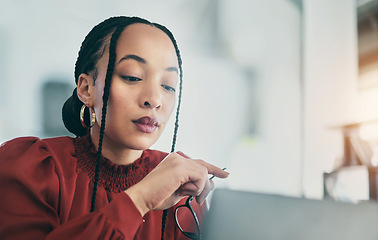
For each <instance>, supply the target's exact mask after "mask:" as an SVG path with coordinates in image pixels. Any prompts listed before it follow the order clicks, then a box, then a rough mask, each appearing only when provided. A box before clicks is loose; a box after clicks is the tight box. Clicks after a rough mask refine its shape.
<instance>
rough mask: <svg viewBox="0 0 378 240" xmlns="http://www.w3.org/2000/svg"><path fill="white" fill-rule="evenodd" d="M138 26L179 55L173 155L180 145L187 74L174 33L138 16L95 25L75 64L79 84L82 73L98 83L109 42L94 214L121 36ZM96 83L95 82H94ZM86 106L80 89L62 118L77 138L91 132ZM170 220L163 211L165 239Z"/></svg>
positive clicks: (93, 201)
mask: <svg viewBox="0 0 378 240" xmlns="http://www.w3.org/2000/svg"><path fill="white" fill-rule="evenodd" d="M135 23H143V24H147V25H150V26H154V27H156V28H158V29H160V30H162V31H163V32H164V33H166V34H167V36H168V37H169V38H170V39H171V41H172V43H173V45H174V48H175V51H176V55H177V61H178V66H179V70H180V74H179V78H180V81H179V93H178V104H177V109H176V116H175V125H174V132H173V139H172V146H171V152H174V151H175V146H176V139H177V132H178V127H179V124H178V121H179V113H180V106H181V96H182V79H183V71H182V60H181V54H180V50H179V48H178V45H177V42H176V40H175V38H174V36H173V34H172V33H171V32H170V31H169V30H168V29H167V28H166V27H164V26H163V25H160V24H158V23H151V22H149V21H148V20H146V19H142V18H138V17H124V16H119V17H111V18H108V19H106V20H105V21H103V22H101V23H99V24H98V25H97V26H95V27H94V28H93V29H92V30H91V31H90V32H89V33H88V35H87V36H86V37H85V39H84V41H83V43H82V45H81V47H80V50H79V53H78V58H77V60H76V64H75V73H74V75H75V82H76V84H77V83H78V79H79V76H80V74H82V73H85V74H92V77H93V79H94V82H95V81H96V77H97V68H96V64H97V62H98V60H99V59H100V58H101V56H102V55H103V54H104V52H105V49H106V46H107V44H108V41H109V36H111V37H110V43H109V61H108V67H107V72H106V77H105V86H104V93H103V96H102V101H103V107H102V117H101V126H100V136H99V144H98V150H97V160H96V168H95V179H94V186H93V193H92V199H91V209H90V211H91V212H93V211H94V209H95V202H96V194H97V185H98V179H99V171H100V165H101V155H102V144H103V136H104V131H105V119H106V112H107V103H108V99H109V92H110V85H111V79H112V76H113V71H114V65H115V59H116V46H117V41H118V38H119V37H120V35H121V33H122V32H123V30H124V29H125V28H126V27H127V26H129V25H131V24H135ZM93 84H95V83H93ZM82 105H83V103H82V102H81V101H80V100H79V98H78V96H77V88H75V90H74V91H73V93H72V96H71V97H70V98H68V99H67V101H66V102H65V103H64V105H63V109H62V115H63V122H64V125H65V127H66V128H67V129H68V130H69V131H70V132H72V133H73V134H75V135H76V136H79V137H80V136H84V135H85V134H86V133H87V131H88V130H87V129H86V128H85V127H83V126H82V124H81V122H80V119H79V117H78V116H79V112H80V108H81V107H82ZM84 121H85V123H86V124H88V123H89V121H90V120H89V111H86V112H85V114H84ZM166 218H167V210H164V211H163V216H162V228H161V239H162V240H163V239H164V230H165V223H166Z"/></svg>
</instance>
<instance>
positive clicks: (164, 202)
mask: <svg viewBox="0 0 378 240" xmlns="http://www.w3.org/2000/svg"><path fill="white" fill-rule="evenodd" d="M107 52H108V51H105V53H104V54H103V56H102V57H101V58H100V59H99V61H98V63H97V65H96V69H97V70H98V77H97V79H96V82H95V84H94V79H93V77H92V76H91V75H90V74H81V75H80V77H79V80H78V88H77V92H78V97H79V99H80V100H81V101H82V102H83V103H85V104H86V105H87V106H88V107H89V108H90V109H91V111H94V112H95V114H96V122H95V124H94V126H93V128H92V129H91V138H92V142H93V143H94V144H95V147H96V148H97V147H98V146H97V145H96V144H97V143H98V136H99V129H100V124H99V121H98V120H97V119H101V109H102V94H103V89H104V82H105V74H106V69H107V62H108V53H107ZM116 53H117V59H116V65H115V69H114V74H113V78H112V85H111V88H110V95H109V96H110V98H109V102H108V112H107V115H106V123H107V125H106V128H105V133H104V142H103V155H104V156H105V157H107V158H108V159H111V160H112V161H113V162H114V163H115V164H119V165H121V164H123V165H125V164H131V163H133V162H134V161H135V160H136V159H138V158H139V157H140V156H141V154H142V152H143V150H145V149H148V148H150V147H151V145H152V144H154V143H155V142H156V141H157V140H158V138H159V137H160V136H161V133H162V132H163V130H164V128H165V125H166V122H167V121H168V119H169V117H170V116H171V114H172V112H173V110H174V106H175V101H176V94H175V88H176V85H177V82H178V63H177V56H176V52H175V49H174V46H173V44H172V42H171V40H170V39H169V37H168V36H167V35H166V34H165V33H164V32H162V31H161V30H160V29H157V28H155V27H152V26H149V25H145V24H132V25H130V26H128V27H127V28H126V29H125V30H124V32H123V33H122V34H121V36H120V38H119V40H118V43H117V49H116ZM144 116H148V117H152V118H154V119H156V121H157V122H158V124H156V128H153V129H152V131H151V132H146V131H142V130H141V129H140V128H139V127H138V125H136V124H135V120H136V119H139V118H141V117H144ZM209 174H212V175H214V176H216V177H219V178H226V177H227V176H228V173H227V172H225V171H223V170H221V169H220V168H218V167H216V166H214V165H212V164H209V163H207V162H205V161H203V160H198V159H190V158H187V157H184V155H183V154H179V153H171V154H169V155H168V156H167V157H166V158H165V159H164V160H163V161H162V162H161V163H160V164H159V165H158V166H157V167H156V168H155V169H154V170H152V171H151V172H150V173H149V174H148V175H147V176H146V177H145V178H144V179H143V180H142V181H140V182H139V183H137V184H135V185H134V186H133V187H131V188H129V189H127V190H126V191H125V193H126V194H128V195H129V197H130V198H131V199H132V200H133V202H134V204H135V205H136V207H137V208H138V210H139V212H140V213H141V215H142V216H143V215H145V214H146V213H147V212H149V211H151V210H164V209H167V208H170V207H172V206H174V205H175V204H176V203H177V202H178V201H180V200H181V199H182V198H183V197H185V196H196V200H197V202H198V203H202V202H204V200H205V198H206V196H207V195H208V194H209V192H210V191H211V190H212V189H213V188H214V183H213V182H212V181H211V180H209V177H208V175H209Z"/></svg>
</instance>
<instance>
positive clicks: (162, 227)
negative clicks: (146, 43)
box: [153, 23, 183, 240]
mask: <svg viewBox="0 0 378 240" xmlns="http://www.w3.org/2000/svg"><path fill="white" fill-rule="evenodd" d="M153 25H154V26H155V27H157V28H159V29H160V30H162V31H163V32H165V33H166V34H167V35H168V37H169V38H170V39H171V41H172V43H173V46H174V47H175V51H176V55H177V61H178V65H179V70H180V83H179V94H178V102H177V109H176V117H175V127H174V130H173V139H172V146H171V152H174V151H175V147H176V139H177V132H178V128H179V114H180V106H181V96H182V78H183V72H182V60H181V54H180V50H179V48H178V45H177V42H176V39H175V38H174V37H173V34H172V33H171V32H170V31H169V30H168V29H167V28H166V27H164V26H162V25H160V24H158V23H153ZM167 214H168V210H167V209H165V210H164V211H163V216H162V219H161V240H164V231H165V225H166V221H167Z"/></svg>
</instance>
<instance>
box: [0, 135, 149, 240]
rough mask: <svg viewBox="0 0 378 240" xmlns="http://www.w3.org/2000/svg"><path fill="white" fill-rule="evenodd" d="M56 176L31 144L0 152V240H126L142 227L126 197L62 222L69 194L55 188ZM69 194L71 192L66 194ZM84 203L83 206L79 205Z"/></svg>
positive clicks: (47, 156) (39, 147)
mask: <svg viewBox="0 0 378 240" xmlns="http://www.w3.org/2000/svg"><path fill="white" fill-rule="evenodd" d="M61 181H62V173H61V169H60V167H59V165H57V164H56V162H55V161H54V159H53V157H52V155H51V153H50V152H49V150H48V149H47V146H46V145H45V144H43V142H42V141H41V140H39V139H36V138H27V139H26V138H23V139H18V140H13V141H12V142H9V143H7V144H5V145H4V146H3V147H1V148H0V190H1V192H2V194H1V195H2V197H1V198H0V222H1V224H0V239H124V238H126V239H130V238H133V236H134V235H135V234H136V232H137V229H138V228H139V225H140V223H141V221H142V217H141V215H140V212H139V211H138V209H137V208H136V206H135V205H134V204H133V202H132V200H131V199H130V197H129V196H128V195H127V194H120V195H119V196H117V197H116V198H115V199H114V200H113V201H112V202H111V203H110V204H108V205H107V206H106V207H104V208H101V209H99V210H97V211H95V212H93V213H89V212H88V214H85V215H82V216H79V217H76V218H74V219H72V220H70V221H66V222H62V219H63V218H62V217H61V216H60V215H63V212H64V211H63V210H62V209H63V207H62V206H63V205H65V206H66V207H69V206H70V198H73V196H68V197H67V196H66V197H62V195H70V194H73V193H67V192H69V191H68V190H67V192H64V190H63V189H62V188H61V187H60V183H61ZM71 192H73V191H71ZM84 204H85V203H83V205H84Z"/></svg>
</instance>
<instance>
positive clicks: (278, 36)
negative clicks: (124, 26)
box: [0, 0, 378, 202]
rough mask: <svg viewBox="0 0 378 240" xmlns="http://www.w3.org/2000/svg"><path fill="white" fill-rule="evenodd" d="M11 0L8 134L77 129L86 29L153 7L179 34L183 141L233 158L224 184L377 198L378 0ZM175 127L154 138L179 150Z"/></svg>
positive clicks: (1, 123) (1, 138)
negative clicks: (69, 120)
mask: <svg viewBox="0 0 378 240" xmlns="http://www.w3.org/2000/svg"><path fill="white" fill-rule="evenodd" d="M0 5H1V7H0V9H1V10H0V13H1V14H0V42H1V44H0V52H1V54H0V112H1V116H2V117H1V118H0V142H5V141H7V140H10V139H12V138H15V137H21V136H29V135H30V136H38V137H41V138H45V137H53V136H61V135H70V133H69V132H67V130H65V128H64V126H63V123H62V120H61V106H62V104H63V103H64V101H65V99H66V98H67V97H68V96H70V95H71V93H72V90H73V88H74V77H73V70H74V63H75V60H76V57H77V52H78V50H79V47H80V44H81V42H82V40H83V39H84V37H85V35H86V33H87V32H89V30H90V29H91V28H92V27H93V26H94V25H96V24H97V23H98V22H100V21H102V20H104V19H106V18H108V17H110V16H116V15H128V16H141V17H144V18H147V19H149V20H151V21H155V22H159V23H162V24H164V25H166V26H167V27H168V28H169V29H171V30H172V32H173V33H174V35H175V37H176V39H177V41H178V44H179V47H180V50H181V52H182V58H183V69H184V84H183V86H184V87H183V102H182V108H181V109H182V110H181V116H180V128H179V134H178V141H177V147H176V148H177V149H178V150H180V151H183V152H184V153H186V154H188V155H189V156H191V157H193V158H200V159H204V160H206V161H208V162H210V163H213V164H216V165H219V166H221V167H227V169H228V171H229V172H230V173H231V175H230V177H229V179H227V180H215V183H216V185H217V186H218V187H224V188H230V189H236V190H245V191H253V192H261V193H273V194H280V195H285V196H294V197H304V198H311V199H323V198H325V197H326V195H327V196H329V195H330V194H329V193H326V191H325V190H326V189H327V187H328V188H329V189H328V190H330V191H333V190H334V191H336V193H335V192H334V193H333V195H332V193H331V197H332V198H334V199H336V200H341V201H346V202H355V201H357V202H358V201H364V200H371V199H373V198H374V197H373V196H372V192H371V191H372V190H371V189H370V188H371V186H370V185H369V180H367V178H369V174H374V173H372V172H371V169H375V167H376V166H377V165H378V160H377V159H378V158H377V157H378V155H377V154H378V147H377V140H378V127H377V125H378V121H376V120H377V119H378V80H377V79H378V77H377V76H378V57H377V56H378V41H377V39H378V22H377V21H378V18H377V15H378V14H377V13H378V10H377V9H378V4H377V1H376V0H370V1H369V0H336V1H327V0H269V1H260V0H250V1H244V0H205V1H204V0H175V1H169V0H162V1H147V0H140V1H130V0H122V1H121V0H114V1H99V0H95V1H89V0H80V1H74V0H69V1H47V0H35V1H26V0H18V1H13V0H1V2H0ZM172 129H173V122H172V121H171V122H170V125H169V126H168V127H167V128H166V132H165V133H164V134H163V136H162V137H161V139H160V140H159V141H158V142H157V143H156V144H155V145H154V146H153V148H155V149H159V150H162V151H169V149H170V142H171V140H172V139H171V138H172V132H173V131H172ZM343 167H351V168H348V169H349V170H350V169H352V170H351V171H349V173H347V174H346V175H343V177H342V178H343V179H344V180H343V181H344V182H343V184H344V188H343V189H341V190H340V189H339V190H338V191H339V192H337V189H336V188H337V186H335V183H334V182H332V176H334V175H332V174H334V173H335V172H337V171H339V170H340V169H342V168H343ZM369 169H370V170H369ZM347 172H348V171H347ZM345 176H346V177H345ZM327 177H329V178H328V179H331V180H330V181H329V182H327V180H326V179H327ZM350 179H352V180H350ZM332 184H333V185H332ZM345 186H346V187H345ZM335 189H336V190H335Z"/></svg>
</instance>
